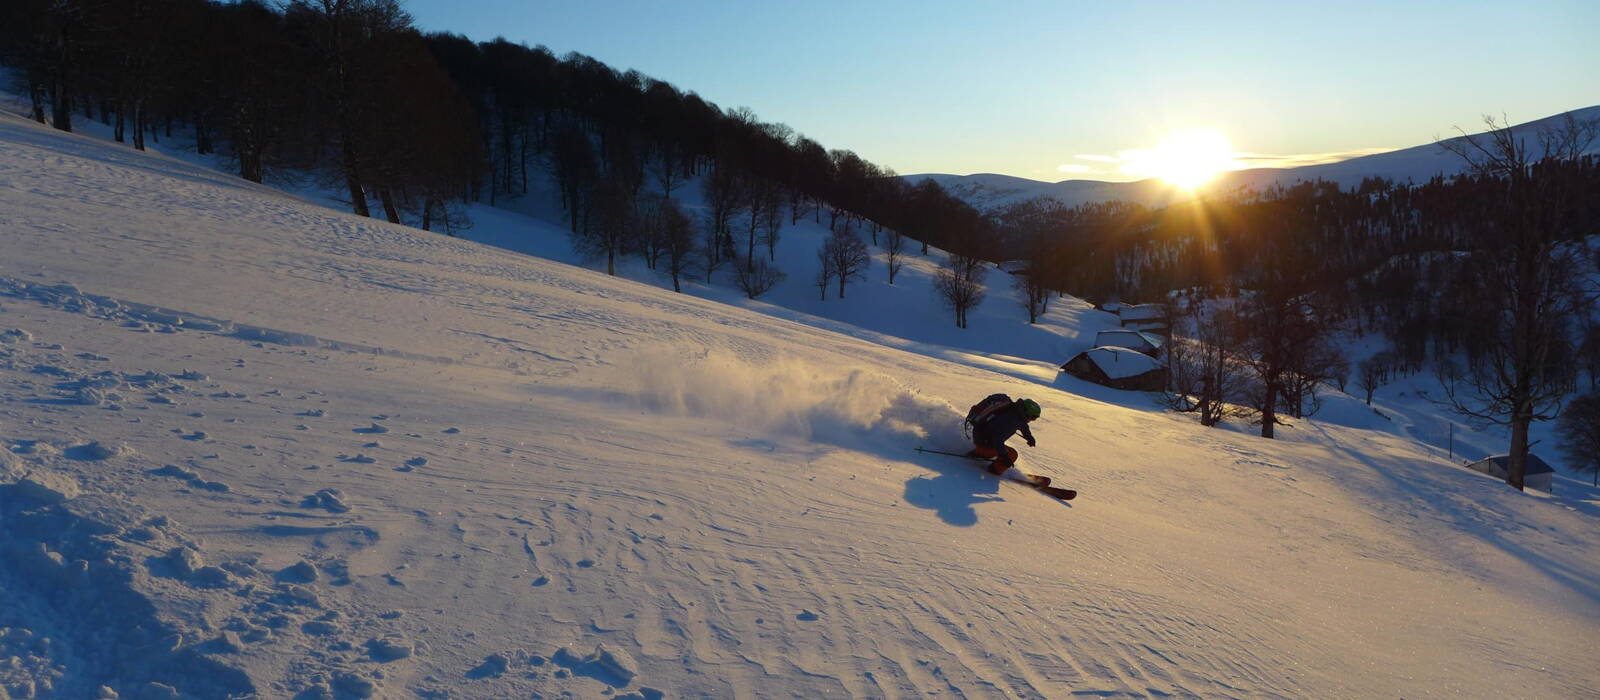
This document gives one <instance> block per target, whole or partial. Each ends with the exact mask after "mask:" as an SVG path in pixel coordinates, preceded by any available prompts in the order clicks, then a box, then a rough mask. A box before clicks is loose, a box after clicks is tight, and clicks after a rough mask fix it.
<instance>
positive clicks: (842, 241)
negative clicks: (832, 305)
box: [823, 224, 872, 299]
mask: <svg viewBox="0 0 1600 700" xmlns="http://www.w3.org/2000/svg"><path fill="white" fill-rule="evenodd" d="M823 250H825V251H827V253H828V257H829V258H830V261H831V262H832V266H833V276H834V277H835V278H836V279H838V280H839V298H840V299H843V298H844V286H845V284H846V283H847V282H849V281H850V280H853V279H860V278H861V277H862V275H863V274H864V273H865V272H866V269H867V263H868V262H870V261H871V260H872V257H871V256H870V255H868V254H867V244H866V243H863V242H861V237H860V236H857V235H856V234H855V232H854V231H853V230H851V228H850V226H849V225H848V224H846V225H845V226H844V227H843V228H842V229H840V231H839V232H838V233H835V234H833V235H832V236H829V237H828V240H827V241H826V242H825V243H823Z"/></svg>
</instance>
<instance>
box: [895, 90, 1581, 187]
mask: <svg viewBox="0 0 1600 700" xmlns="http://www.w3.org/2000/svg"><path fill="white" fill-rule="evenodd" d="M1567 115H1571V116H1572V117H1573V118H1575V119H1580V120H1585V119H1596V118H1600V106H1594V107H1585V108H1583V109H1575V110H1572V111H1571V112H1566V113H1563V114H1558V115H1555V116H1551V117H1545V118H1543V119H1538V120H1535V121H1531V122H1526V123H1523V124H1518V125H1517V126H1516V127H1515V129H1514V132H1515V133H1516V134H1517V135H1518V136H1520V137H1523V138H1526V139H1528V141H1529V143H1530V147H1532V148H1534V149H1535V150H1536V149H1537V145H1536V143H1537V142H1536V134H1537V133H1538V130H1539V129H1540V128H1542V127H1545V126H1549V125H1555V124H1556V123H1558V122H1559V121H1560V120H1562V119H1565V118H1566V117H1567ZM1456 138H1458V139H1459V138H1460V137H1456ZM1448 140H1454V139H1448ZM1593 150H1594V151H1597V152H1600V143H1597V144H1595V146H1594V149H1593ZM1461 170H1462V162H1461V159H1460V157H1458V156H1456V155H1455V154H1453V153H1450V152H1448V151H1445V150H1443V149H1442V148H1440V147H1439V145H1438V144H1435V143H1428V144H1423V145H1420V146H1413V147H1411V148H1402V149H1399V150H1395V151H1389V152H1386V153H1377V154H1374V155H1369V156H1361V157H1358V158H1350V159H1348V160H1342V161H1339V162H1336V163H1322V164H1319V165H1306V166H1301V167H1298V168H1252V169H1249V170H1236V171H1232V172H1228V173H1223V174H1222V175H1220V176H1219V177H1217V179H1216V180H1215V181H1213V182H1212V183H1210V184H1209V185H1207V186H1206V187H1204V188H1201V189H1200V190H1198V191H1197V193H1199V194H1205V193H1207V192H1227V191H1232V190H1235V189H1238V188H1240V187H1245V188H1249V189H1255V190H1263V189H1266V188H1267V187H1270V186H1272V185H1288V184H1293V183H1295V182H1300V181H1311V180H1327V181H1330V182H1336V183H1339V185H1341V186H1343V187H1353V186H1355V185H1358V184H1360V183H1361V181H1362V180H1363V179H1365V178H1368V177H1382V178H1388V179H1390V180H1395V181H1397V182H1424V181H1426V180H1428V179H1429V178H1432V177H1433V176H1435V175H1441V174H1442V175H1452V174H1455V173H1458V172H1461ZM904 177H905V179H906V181H907V182H911V183H917V182H921V181H922V180H924V179H931V180H933V181H935V182H938V183H939V185H940V186H942V187H944V188H945V190H946V191H948V192H949V193H950V194H951V195H953V196H955V197H957V198H959V199H961V200H962V201H965V202H966V203H968V204H971V205H972V206H974V207H977V208H978V209H981V210H994V209H1000V208H1004V207H1005V206H1007V205H1010V204H1015V203H1017V202H1021V201H1025V200H1029V199H1033V198H1036V197H1051V198H1054V199H1056V200H1058V201H1060V202H1061V203H1062V204H1065V205H1066V206H1069V207H1071V206H1077V205H1079V204H1086V203H1090V202H1104V201H1112V200H1121V201H1127V202H1138V203H1141V204H1146V205H1150V206H1164V205H1166V204H1168V203H1170V202H1172V201H1178V200H1182V199H1187V198H1189V197H1191V196H1193V194H1191V193H1188V192H1185V191H1183V190H1179V189H1174V188H1172V187H1170V186H1168V185H1166V184H1164V183H1162V182H1161V181H1160V180H1159V179H1155V178H1151V179H1147V180H1140V181H1137V182H1102V181H1098V180H1062V181H1060V182H1042V181H1039V180H1030V179H1027V178H1021V177H1013V176H1010V175H999V174H995V173H975V174H972V175H949V174H943V173H929V174H924V175H906V176H904Z"/></svg>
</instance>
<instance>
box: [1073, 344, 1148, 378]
mask: <svg viewBox="0 0 1600 700" xmlns="http://www.w3.org/2000/svg"><path fill="white" fill-rule="evenodd" d="M1084 354H1085V355H1088V356H1089V359H1090V360H1093V361H1094V364H1095V366H1096V367H1099V368H1100V371H1101V372H1105V373H1106V376H1107V377H1109V378H1111V379H1125V378H1127V377H1137V376H1139V375H1141V374H1144V373H1145V372H1149V371H1151V370H1157V369H1161V363H1160V362H1158V361H1156V359H1155V358H1153V357H1150V356H1149V355H1146V354H1144V353H1142V352H1137V351H1134V350H1129V349H1127V348H1113V347H1099V348H1092V349H1090V350H1087V351H1085V352H1084Z"/></svg>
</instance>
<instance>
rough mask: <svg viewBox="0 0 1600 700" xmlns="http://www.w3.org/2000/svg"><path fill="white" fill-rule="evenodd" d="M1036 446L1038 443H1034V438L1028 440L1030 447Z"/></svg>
mask: <svg viewBox="0 0 1600 700" xmlns="http://www.w3.org/2000/svg"><path fill="white" fill-rule="evenodd" d="M1036 444H1038V443H1035V442H1034V441H1033V438H1028V447H1033V446H1034V445H1036Z"/></svg>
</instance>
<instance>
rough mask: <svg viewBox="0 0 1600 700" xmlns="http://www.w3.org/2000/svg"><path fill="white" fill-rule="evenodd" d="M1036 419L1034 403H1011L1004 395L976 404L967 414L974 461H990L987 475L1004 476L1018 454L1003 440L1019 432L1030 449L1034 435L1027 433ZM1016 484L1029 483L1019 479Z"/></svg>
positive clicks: (1028, 401) (1037, 410)
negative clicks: (981, 458)
mask: <svg viewBox="0 0 1600 700" xmlns="http://www.w3.org/2000/svg"><path fill="white" fill-rule="evenodd" d="M1038 418H1039V404H1038V403H1037V402H1035V401H1034V400H1033V399H1018V400H1016V401H1012V400H1011V397H1009V396H1006V395H1005V394H992V395H990V396H989V397H988V398H985V399H984V400H982V401H979V402H978V404H977V405H975V406H973V407H972V410H971V411H969V412H967V424H968V425H970V426H972V444H973V449H972V452H970V453H969V454H971V455H972V456H974V457H984V458H988V459H993V460H994V461H993V462H992V463H990V464H989V472H990V473H991V474H996V475H1004V474H1005V473H1006V470H1008V469H1010V468H1012V467H1013V466H1015V465H1016V463H1017V451H1016V449H1014V448H1011V447H1006V440H1009V439H1010V438H1011V436H1012V435H1014V434H1016V433H1017V432H1018V431H1021V432H1022V439H1024V440H1026V441H1028V447H1033V446H1034V445H1035V444H1037V443H1035V442H1034V440H1033V432H1032V431H1030V430H1028V423H1030V422H1033V421H1034V420H1037V419H1038ZM1018 475H1019V478H1018V480H1019V481H1031V479H1026V478H1020V475H1021V473H1020V472H1018Z"/></svg>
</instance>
